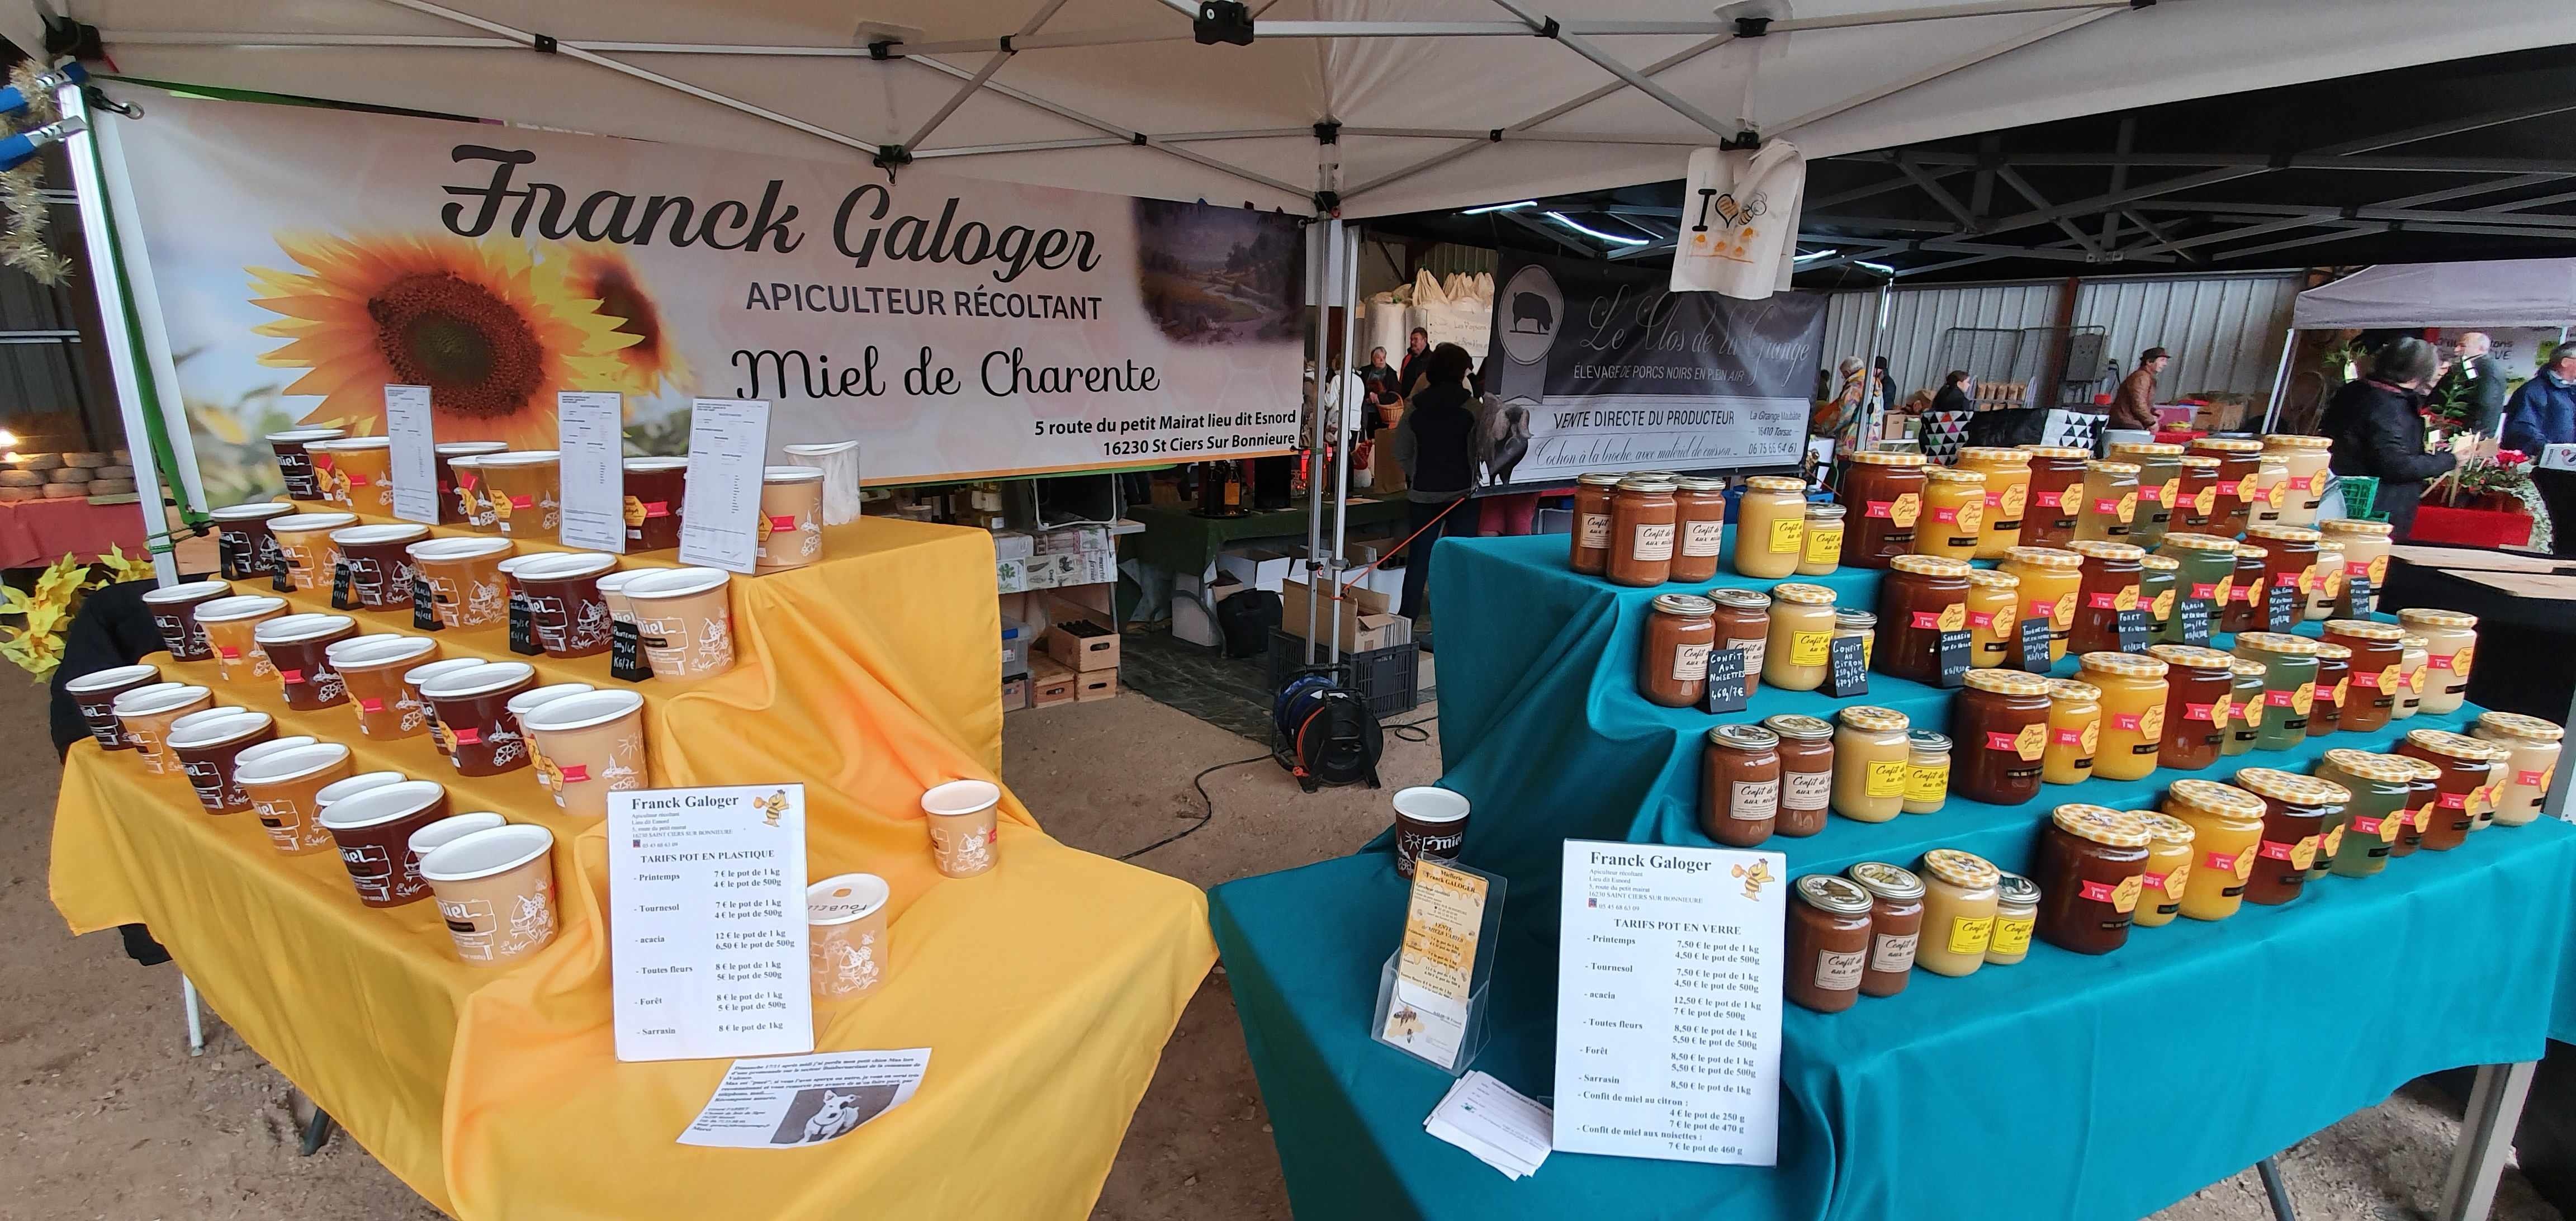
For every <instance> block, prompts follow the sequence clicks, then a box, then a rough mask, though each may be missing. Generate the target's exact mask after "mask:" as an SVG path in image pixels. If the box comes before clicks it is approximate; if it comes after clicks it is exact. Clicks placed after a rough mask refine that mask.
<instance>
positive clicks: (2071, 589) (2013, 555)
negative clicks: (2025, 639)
mask: <svg viewBox="0 0 2576 1221" xmlns="http://www.w3.org/2000/svg"><path fill="white" fill-rule="evenodd" d="M1996 571H1998V572H2005V573H2010V574H2012V575H2013V576H2014V577H2017V578H2019V579H2020V581H2021V609H2022V616H2023V617H2024V618H2030V619H2043V620H2046V621H2047V623H2048V626H2049V633H2050V639H2049V642H2048V659H2049V660H2050V661H2052V662H2056V661H2062V660H2064V659H2065V657H2066V646H2067V641H2068V639H2069V636H2070V633H2072V632H2073V630H2074V627H2075V604H2076V601H2077V595H2078V593H2079V592H2080V591H2081V590H2082V588H2083V585H2084V557H2083V556H2080V555H2077V554H2076V553H2074V552H2072V551H2065V550H2060V549H2058V548H2055V547H2015V548H2013V549H2012V550H2011V551H2010V552H2009V553H2007V554H2006V555H2005V556H2004V562H2003V564H2002V565H2001V566H1999V567H1998V568H1997V569H1996Z"/></svg>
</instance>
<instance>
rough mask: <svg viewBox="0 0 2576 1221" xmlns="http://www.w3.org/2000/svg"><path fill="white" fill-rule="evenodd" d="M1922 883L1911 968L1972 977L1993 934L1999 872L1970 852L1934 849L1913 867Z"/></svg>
mask: <svg viewBox="0 0 2576 1221" xmlns="http://www.w3.org/2000/svg"><path fill="white" fill-rule="evenodd" d="M1914 872H1915V876H1917V877H1920V878H1921V879H1923V939H1922V941H1921V942H1920V943H1918V944H1917V945H1916V946H1915V948H1914V965H1915V967H1916V968H1917V969H1919V970H1924V971H1930V972H1932V973H1933V974H1935V975H1947V976H1951V977H1954V978H1956V977H1959V976H1966V975H1974V974H1976V973H1977V968H1979V967H1982V966H1984V965H1986V947H1987V945H1988V944H1989V943H1990V942H1991V941H1992V940H1993V938H1994V933H1995V914H1996V909H1997V906H1998V904H1997V902H1996V898H1997V895H1996V888H1997V886H1998V885H1999V884H2000V883H2001V882H2002V881H2003V871H2002V870H1999V869H1996V868H1995V867H1994V864H1993V862H1990V861H1988V860H1987V859H1986V858H1984V857H1982V856H1978V855H1976V854H1975V853H1973V852H1961V851H1959V850H1958V849H1956V848H1935V849H1933V850H1932V851H1930V852H1926V853H1924V854H1923V863H1922V865H1921V866H1920V867H1918V868H1917V869H1915V871H1914Z"/></svg>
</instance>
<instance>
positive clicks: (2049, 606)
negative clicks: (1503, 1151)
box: [2030, 598, 2057, 619]
mask: <svg viewBox="0 0 2576 1221" xmlns="http://www.w3.org/2000/svg"><path fill="white" fill-rule="evenodd" d="M2056 611H2057V603H2055V602H2052V601H2049V600H2048V599H2046V598H2036V599H2033V600H2032V601H2031V604H2030V617H2031V618H2033V619H2045V618H2047V617H2049V616H2050V615H2052V614H2055V613H2056Z"/></svg>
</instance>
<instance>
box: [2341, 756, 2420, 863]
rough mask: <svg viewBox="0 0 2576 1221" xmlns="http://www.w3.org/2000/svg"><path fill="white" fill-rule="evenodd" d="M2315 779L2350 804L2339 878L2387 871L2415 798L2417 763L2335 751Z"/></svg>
mask: <svg viewBox="0 0 2576 1221" xmlns="http://www.w3.org/2000/svg"><path fill="white" fill-rule="evenodd" d="M2317 779H2319V780H2324V781H2328V782H2331V783H2333V784H2338V785H2341V786H2343V790H2344V791H2345V792H2346V793H2349V794H2351V795H2352V800H2351V801H2349V802H2346V803H2345V805H2344V813H2343V842H2342V843H2340V844H2338V845H2336V847H2335V854H2334V861H2333V864H2332V866H2331V868H2332V871H2333V872H2334V873H2335V874H2336V875H2337V876H2339V877H2347V878H2366V877H2369V876H2371V875H2372V874H2375V873H2378V872H2379V871H2380V870H2383V869H2386V868H2387V867H2388V854H2389V851H2390V849H2392V848H2394V847H2395V846H2396V844H2397V836H2398V833H2399V832H2401V831H2404V830H2405V829H2406V820H2407V817H2408V814H2409V811H2410V810H2411V808H2412V807H2411V805H2410V804H2409V803H2408V801H2407V795H2408V794H2410V793H2412V792H2414V786H2415V767H2414V762H2413V761H2412V760H2408V759H2401V758H2398V757H2396V756H2393V755H2375V754H2372V753H2370V752H2369V751H2366V750H2354V749H2351V748H2349V747H2337V748H2336V749H2333V750H2330V751H2327V752H2326V754H2325V758H2324V759H2322V760H2320V761H2319V762H2318V763H2317Z"/></svg>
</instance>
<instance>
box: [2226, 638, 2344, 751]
mask: <svg viewBox="0 0 2576 1221" xmlns="http://www.w3.org/2000/svg"><path fill="white" fill-rule="evenodd" d="M2321 647H2323V644H2322V642H2320V641H2315V640H2310V639H2308V638H2307V637H2305V636H2293V635H2290V634H2289V633H2287V632H2246V633H2244V634H2242V635H2240V636H2238V637H2237V638H2236V655H2237V656H2238V657H2241V658H2244V659H2245V660H2247V661H2252V662H2260V663H2262V666H2263V721H2262V724H2261V726H2260V727H2259V728H2258V731H2257V732H2256V734H2255V737H2254V748H2255V749H2256V750H2288V749H2289V748H2291V747H2293V746H2296V745H2298V744H2299V743H2301V742H2304V741H2306V740H2307V737H2308V718H2309V716H2310V715H2311V714H2312V713H2313V712H2314V710H2315V708H2316V698H2317V661H2318V658H2317V650H2318V649H2319V648H2321Z"/></svg>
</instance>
